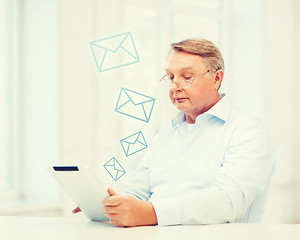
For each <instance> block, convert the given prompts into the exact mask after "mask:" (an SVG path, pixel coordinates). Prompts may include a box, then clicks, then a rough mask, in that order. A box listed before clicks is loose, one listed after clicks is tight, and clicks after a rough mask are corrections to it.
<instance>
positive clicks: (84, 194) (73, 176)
mask: <svg viewBox="0 0 300 240" xmlns="http://www.w3.org/2000/svg"><path fill="white" fill-rule="evenodd" d="M49 170H50V172H51V173H52V175H53V176H54V177H55V179H56V180H57V182H58V183H59V184H60V186H61V187H62V188H63V189H64V190H65V191H66V193H67V194H68V195H69V196H70V197H71V198H72V200H73V201H74V202H75V203H76V204H77V206H78V207H79V208H80V209H81V211H82V212H83V213H84V214H85V215H86V216H87V217H88V218H89V219H90V220H92V221H108V218H107V217H105V216H104V214H103V200H104V199H105V198H106V197H108V196H109V194H108V192H107V190H106V189H105V187H104V186H103V185H102V184H101V183H100V182H99V180H98V179H97V178H96V176H94V175H93V174H92V172H91V171H90V170H89V168H88V167H87V166H53V167H50V168H49Z"/></svg>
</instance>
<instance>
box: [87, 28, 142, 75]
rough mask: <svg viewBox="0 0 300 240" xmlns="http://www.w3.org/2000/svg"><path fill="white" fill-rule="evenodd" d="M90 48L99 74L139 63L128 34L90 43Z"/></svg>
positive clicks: (130, 36)
mask: <svg viewBox="0 0 300 240" xmlns="http://www.w3.org/2000/svg"><path fill="white" fill-rule="evenodd" d="M90 47H91V50H92V54H93V57H94V60H95V63H96V65H97V69H98V71H99V72H104V71H107V70H112V69H115V68H119V67H123V66H126V65H129V64H133V63H137V62H139V61H140V59H139V56H138V53H137V51H136V48H135V44H134V41H133V38H132V35H131V33H130V32H126V33H121V34H118V35H114V36H111V37H106V38H102V39H99V40H96V41H92V42H90Z"/></svg>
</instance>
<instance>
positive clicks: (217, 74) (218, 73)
mask: <svg viewBox="0 0 300 240" xmlns="http://www.w3.org/2000/svg"><path fill="white" fill-rule="evenodd" d="M223 76H224V71H223V69H219V70H217V71H216V72H215V79H214V86H215V89H216V90H217V91H218V90H219V88H220V86H221V83H222V80H223Z"/></svg>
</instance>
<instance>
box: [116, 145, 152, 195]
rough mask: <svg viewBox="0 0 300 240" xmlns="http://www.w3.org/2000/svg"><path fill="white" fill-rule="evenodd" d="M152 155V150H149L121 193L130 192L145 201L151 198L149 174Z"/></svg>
mask: <svg viewBox="0 0 300 240" xmlns="http://www.w3.org/2000/svg"><path fill="white" fill-rule="evenodd" d="M149 150H150V149H149ZM150 155H151V151H148V152H147V153H146V155H145V156H144V158H143V159H141V161H140V162H139V164H138V167H137V169H136V170H135V172H134V174H133V175H132V177H131V178H130V179H129V181H127V182H126V183H125V184H124V186H123V188H122V191H121V192H120V193H121V194H130V195H133V196H135V197H137V198H138V199H140V200H143V201H147V200H148V199H149V197H150V194H151V187H150V184H149V174H148V171H149V160H150V158H151V157H150Z"/></svg>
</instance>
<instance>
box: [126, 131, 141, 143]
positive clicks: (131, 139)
mask: <svg viewBox="0 0 300 240" xmlns="http://www.w3.org/2000/svg"><path fill="white" fill-rule="evenodd" d="M139 135H140V132H138V133H135V134H133V135H131V136H129V137H127V138H124V139H123V140H122V142H126V143H130V144H134V143H135V142H136V140H137V138H138V137H139Z"/></svg>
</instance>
